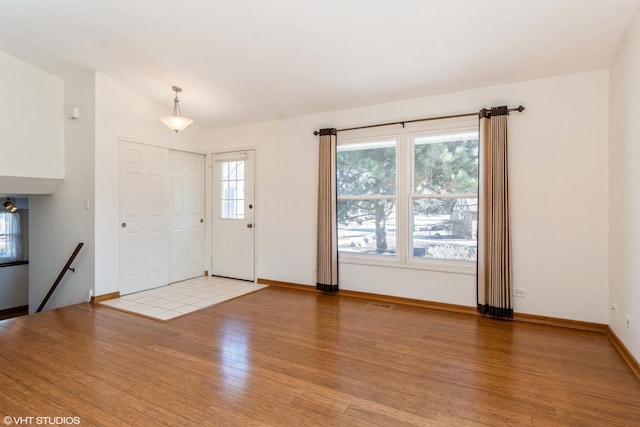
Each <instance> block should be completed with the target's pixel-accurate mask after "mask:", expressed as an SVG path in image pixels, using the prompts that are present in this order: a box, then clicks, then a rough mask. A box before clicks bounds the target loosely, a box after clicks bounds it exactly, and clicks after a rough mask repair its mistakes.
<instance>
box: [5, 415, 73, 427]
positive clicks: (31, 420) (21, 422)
mask: <svg viewBox="0 0 640 427" xmlns="http://www.w3.org/2000/svg"><path fill="white" fill-rule="evenodd" d="M2 421H3V422H4V425H7V426H11V425H16V426H28V425H37V426H64V425H80V417H11V416H9V415H7V416H6V417H4V418H3V419H2Z"/></svg>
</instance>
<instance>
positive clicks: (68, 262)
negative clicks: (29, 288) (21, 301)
mask: <svg viewBox="0 0 640 427" xmlns="http://www.w3.org/2000/svg"><path fill="white" fill-rule="evenodd" d="M82 246H84V243H78V246H76V249H75V250H74V251H73V253H72V254H71V257H70V258H69V261H67V263H66V264H65V265H64V268H63V269H62V271H61V272H60V274H58V278H57V279H56V281H55V282H53V285H51V289H49V292H48V293H47V296H46V297H44V300H43V301H42V304H40V307H38V309H37V310H36V313H40V312H41V311H42V309H43V308H44V306H45V305H46V304H47V302H48V301H49V298H51V295H53V292H54V291H55V290H56V288H57V287H58V285H59V284H60V281H61V280H62V278H63V277H64V275H65V273H66V272H67V270H71V271H73V272H74V273H75V272H76V270H75V269H74V268H71V263H72V262H73V260H74V259H76V256H77V255H78V252H80V249H82Z"/></svg>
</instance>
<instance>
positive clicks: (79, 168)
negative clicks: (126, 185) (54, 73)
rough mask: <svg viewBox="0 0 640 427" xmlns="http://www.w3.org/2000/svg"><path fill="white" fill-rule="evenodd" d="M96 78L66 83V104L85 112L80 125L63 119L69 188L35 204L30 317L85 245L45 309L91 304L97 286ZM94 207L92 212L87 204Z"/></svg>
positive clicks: (89, 75) (32, 207) (33, 199)
mask: <svg viewBox="0 0 640 427" xmlns="http://www.w3.org/2000/svg"><path fill="white" fill-rule="evenodd" d="M94 81H95V79H94V75H93V73H86V74H83V75H81V76H79V77H77V78H75V79H73V80H68V81H66V82H65V104H66V105H67V106H77V107H79V108H80V118H79V119H77V120H72V119H60V121H61V123H62V124H63V125H64V126H65V150H64V153H65V161H64V165H65V173H64V182H63V183H62V184H61V185H60V187H59V188H58V189H57V190H56V191H55V192H54V194H52V195H40V196H32V197H31V198H30V199H29V220H30V222H29V232H30V234H29V247H30V259H29V312H30V313H33V312H35V310H36V309H37V308H38V306H39V305H40V303H41V302H42V300H43V298H44V296H45V295H46V294H47V292H48V291H49V288H50V287H51V285H52V284H53V282H54V281H55V279H56V277H57V276H58V274H59V273H60V271H61V270H62V268H63V267H64V265H65V263H66V262H67V259H69V256H70V255H71V254H72V253H73V250H74V249H75V247H76V245H77V244H78V243H80V242H82V243H84V247H83V248H82V250H81V251H80V253H79V255H78V257H77V258H76V260H75V262H74V264H73V265H72V266H73V267H75V273H72V272H70V271H69V272H67V274H66V275H65V277H64V279H63V280H62V282H61V283H60V285H59V287H58V289H57V290H56V292H55V293H54V294H53V296H52V297H51V299H50V300H49V302H48V303H47V305H46V307H45V309H46V310H50V309H52V308H56V307H62V306H66V305H70V304H75V303H78V302H82V301H85V300H87V299H88V297H89V291H90V290H91V289H93V282H94V273H95V270H94V258H95V257H94V253H95V244H94V215H93V206H94V171H95V164H94V134H95V120H94V108H95V90H94ZM85 200H88V201H89V210H85V209H84V201H85Z"/></svg>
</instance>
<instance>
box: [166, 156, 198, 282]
mask: <svg viewBox="0 0 640 427" xmlns="http://www.w3.org/2000/svg"><path fill="white" fill-rule="evenodd" d="M169 156H170V159H169V175H170V182H171V188H170V191H171V207H170V217H171V218H170V223H171V235H170V241H171V249H170V252H169V261H170V268H169V280H170V281H171V282H178V281H180V280H187V279H191V278H193V277H197V276H202V275H203V274H204V270H205V266H204V262H205V261H204V258H205V254H204V155H202V154H196V153H188V152H185V151H176V150H171V151H170V154H169Z"/></svg>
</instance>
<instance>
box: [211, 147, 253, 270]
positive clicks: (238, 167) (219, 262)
mask: <svg viewBox="0 0 640 427" xmlns="http://www.w3.org/2000/svg"><path fill="white" fill-rule="evenodd" d="M253 177H254V151H253V150H247V151H242V152H234V153H219V154H214V155H213V205H212V206H213V212H212V215H211V216H212V232H213V236H212V245H213V248H212V260H211V274H213V275H214V276H223V277H231V278H234V279H241V280H251V281H253V280H255V267H254V258H255V255H254V253H255V249H254V246H255V223H254V217H255V215H254V213H255V202H254V179H253Z"/></svg>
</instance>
